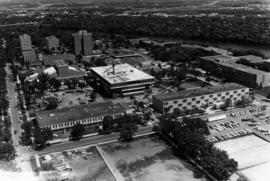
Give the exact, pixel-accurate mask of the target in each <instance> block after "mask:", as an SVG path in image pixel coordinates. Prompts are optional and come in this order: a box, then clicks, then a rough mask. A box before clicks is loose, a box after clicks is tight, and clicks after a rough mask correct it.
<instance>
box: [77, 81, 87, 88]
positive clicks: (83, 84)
mask: <svg viewBox="0 0 270 181" xmlns="http://www.w3.org/2000/svg"><path fill="white" fill-rule="evenodd" d="M78 86H79V87H80V88H81V90H82V89H83V88H84V87H85V86H86V85H85V83H84V82H82V81H79V82H78Z"/></svg>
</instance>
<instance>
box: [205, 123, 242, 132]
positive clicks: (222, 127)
mask: <svg viewBox="0 0 270 181" xmlns="http://www.w3.org/2000/svg"><path fill="white" fill-rule="evenodd" d="M238 126H240V124H239V123H235V122H234V121H228V122H225V123H220V124H214V125H210V126H209V128H210V129H215V130H217V131H218V132H220V131H223V130H226V129H232V128H237V127H238Z"/></svg>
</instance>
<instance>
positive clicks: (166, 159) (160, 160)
mask: <svg viewBox="0 0 270 181" xmlns="http://www.w3.org/2000/svg"><path fill="white" fill-rule="evenodd" d="M101 147H102V149H103V150H104V151H105V152H106V153H107V154H108V155H109V156H110V158H111V160H112V162H113V163H114V164H115V165H116V167H117V168H118V170H119V171H120V173H121V174H122V175H123V176H124V177H125V179H126V180H127V181H133V180H134V181H137V180H138V181H141V180H143V181H144V180H145V181H156V180H166V181H187V180H188V181H196V180H200V179H196V178H194V176H193V168H192V167H191V166H190V165H189V164H187V163H186V162H184V161H182V160H180V159H179V158H177V157H175V156H174V154H173V153H172V150H171V148H170V147H169V146H167V145H166V144H165V143H164V142H163V141H162V140H160V139H159V138H158V137H157V136H151V137H146V138H141V139H138V140H135V141H133V142H131V143H120V142H115V143H111V144H107V145H103V146H101Z"/></svg>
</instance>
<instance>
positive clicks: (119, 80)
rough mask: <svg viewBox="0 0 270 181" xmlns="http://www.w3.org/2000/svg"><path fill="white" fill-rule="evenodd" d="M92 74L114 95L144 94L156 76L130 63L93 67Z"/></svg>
mask: <svg viewBox="0 0 270 181" xmlns="http://www.w3.org/2000/svg"><path fill="white" fill-rule="evenodd" d="M91 72H92V74H93V75H94V76H95V77H96V79H97V80H98V82H99V83H100V84H101V86H102V87H103V88H104V90H105V91H106V92H107V93H109V94H110V95H111V96H112V97H118V96H121V97H126V96H131V95H139V94H144V92H145V90H147V89H150V88H151V86H152V84H154V82H155V78H154V77H153V76H151V75H148V74H147V73H145V72H143V71H141V70H138V69H136V68H135V67H133V66H131V65H129V64H117V65H115V66H113V65H109V66H101V67H94V68H91Z"/></svg>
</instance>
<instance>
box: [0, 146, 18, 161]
mask: <svg viewBox="0 0 270 181" xmlns="http://www.w3.org/2000/svg"><path fill="white" fill-rule="evenodd" d="M14 158H15V149H14V147H13V146H12V145H11V144H10V143H0V160H6V161H10V160H12V159H14Z"/></svg>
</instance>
